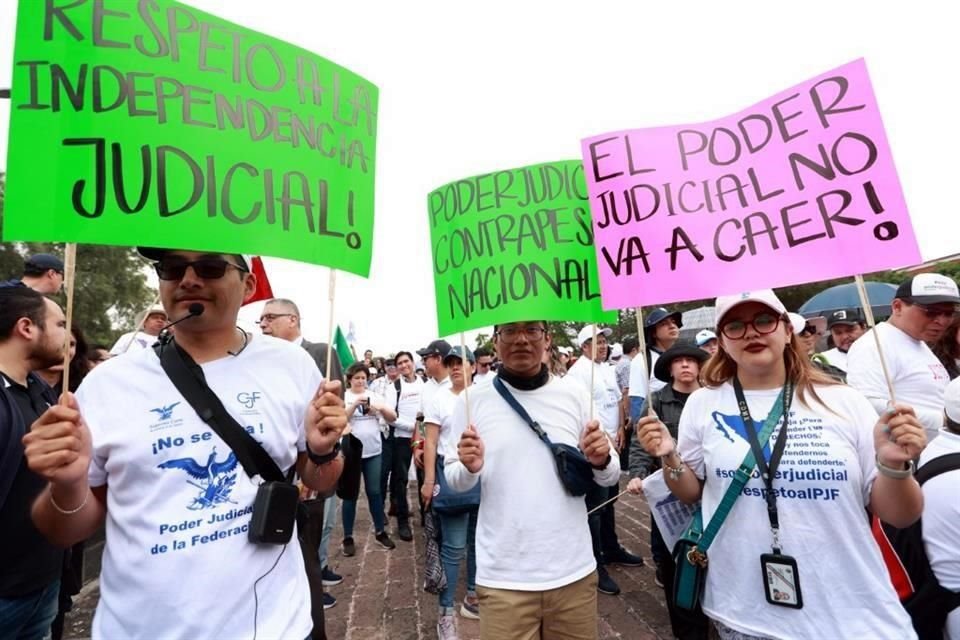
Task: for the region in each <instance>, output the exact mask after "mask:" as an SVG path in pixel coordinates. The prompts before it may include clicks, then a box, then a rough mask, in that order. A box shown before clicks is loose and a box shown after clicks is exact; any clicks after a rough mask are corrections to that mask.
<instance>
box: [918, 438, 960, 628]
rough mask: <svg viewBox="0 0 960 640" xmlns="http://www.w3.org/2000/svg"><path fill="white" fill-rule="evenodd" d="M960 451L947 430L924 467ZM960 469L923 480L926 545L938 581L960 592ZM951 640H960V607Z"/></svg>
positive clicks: (952, 618) (923, 457) (926, 453)
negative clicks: (958, 491)
mask: <svg viewBox="0 0 960 640" xmlns="http://www.w3.org/2000/svg"><path fill="white" fill-rule="evenodd" d="M950 453H960V435H957V434H955V433H951V432H949V431H947V430H945V429H944V430H943V431H941V432H940V435H939V436H937V439H936V440H934V441H933V442H931V443H930V445H929V446H928V447H927V448H926V449H924V450H923V453H922V454H920V464H921V466H922V465H924V464H926V463H928V462H930V461H931V460H933V459H934V458H939V457H940V456H945V455H947V454H950ZM958 489H960V470H958V471H947V472H946V473H942V474H940V475H939V476H937V477H936V478H933V479H931V480H927V481H926V482H924V483H923V544H924V547H925V548H926V551H927V557H928V558H929V559H930V567H931V568H932V569H933V573H934V575H936V576H937V581H938V582H940V584H941V585H942V586H944V587H945V588H947V589H950V590H952V591H960V546H958V542H960V500H958V499H957V490H958ZM946 633H947V640H960V608H957V609H954V610H953V611H951V612H950V615H949V616H948V617H947V626H946Z"/></svg>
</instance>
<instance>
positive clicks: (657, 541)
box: [650, 515, 673, 584]
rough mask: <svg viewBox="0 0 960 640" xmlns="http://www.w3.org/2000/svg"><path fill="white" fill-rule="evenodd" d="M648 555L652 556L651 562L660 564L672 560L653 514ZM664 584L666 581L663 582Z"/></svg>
mask: <svg viewBox="0 0 960 640" xmlns="http://www.w3.org/2000/svg"><path fill="white" fill-rule="evenodd" d="M650 555H651V556H653V563H654V564H657V565H658V564H660V563H661V562H665V561H667V560H670V561H671V562H672V561H673V560H672V556H671V550H670V549H667V543H666V542H664V541H663V535H661V533H660V527H658V526H657V521H656V520H654V518H653V516H652V515H651V516H650ZM664 584H666V583H664Z"/></svg>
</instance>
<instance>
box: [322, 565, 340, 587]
mask: <svg viewBox="0 0 960 640" xmlns="http://www.w3.org/2000/svg"><path fill="white" fill-rule="evenodd" d="M321 575H322V578H323V586H325V587H335V586H337V585H338V584H340V583H341V582H343V576H341V575H339V574H336V573H334V572H333V569H331V568H330V567H324V568H323V573H322V574H321Z"/></svg>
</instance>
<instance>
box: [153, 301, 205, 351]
mask: <svg viewBox="0 0 960 640" xmlns="http://www.w3.org/2000/svg"><path fill="white" fill-rule="evenodd" d="M205 308H206V307H204V306H203V305H202V304H200V303H199V302H192V303H191V304H190V306H189V307H187V315H185V316H183V317H182V318H180V319H179V320H174V321H173V322H171V323H169V324H166V325H164V327H163V328H162V329H160V341H161V342H163V343H164V344H166V343H167V342H170V340H172V339H173V334H172V333H170V332H169V331H167V329H169V328H170V327H172V326H174V325H176V324H180V323H181V322H183V321H184V320H187V319H189V318H194V317H196V316H200V315H203V311H204V309H205Z"/></svg>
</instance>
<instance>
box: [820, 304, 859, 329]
mask: <svg viewBox="0 0 960 640" xmlns="http://www.w3.org/2000/svg"><path fill="white" fill-rule="evenodd" d="M861 323H863V320H861V318H860V310H859V309H837V310H836V311H834V312H833V313H831V314H830V315H829V316H828V317H827V329H828V330H829V329H831V328H833V327H835V326H837V325H838V324H849V325H855V324H861Z"/></svg>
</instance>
